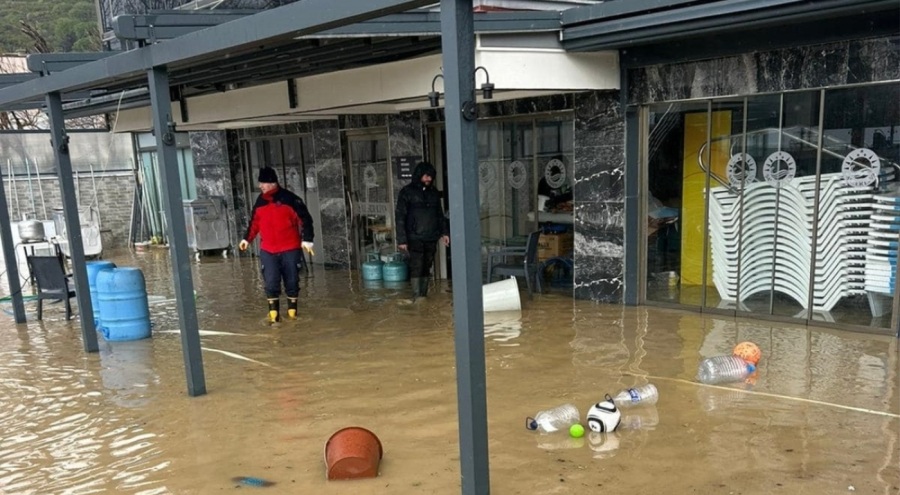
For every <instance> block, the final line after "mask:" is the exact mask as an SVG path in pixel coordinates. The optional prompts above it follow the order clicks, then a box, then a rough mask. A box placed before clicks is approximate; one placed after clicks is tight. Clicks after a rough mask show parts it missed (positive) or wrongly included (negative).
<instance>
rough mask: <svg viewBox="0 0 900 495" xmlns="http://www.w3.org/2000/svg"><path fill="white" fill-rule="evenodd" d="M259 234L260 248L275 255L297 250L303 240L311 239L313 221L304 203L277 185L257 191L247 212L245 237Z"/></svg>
mask: <svg viewBox="0 0 900 495" xmlns="http://www.w3.org/2000/svg"><path fill="white" fill-rule="evenodd" d="M256 234H259V236H260V239H261V240H260V249H262V250H263V251H266V252H269V253H273V254H278V253H283V252H285V251H291V250H293V249H300V244H301V243H302V242H303V241H307V242H313V237H314V235H315V234H313V220H312V217H311V216H310V214H309V210H308V209H307V208H306V204H305V203H303V200H302V199H300V198H299V197H298V196H297V195H296V194H294V193H292V192H290V191H288V190H287V189H283V188H281V187H280V186H279V187H278V188H277V189H275V190H274V191H270V192H269V193H267V194H260V195H259V197H258V198H256V204H254V205H253V211H252V212H251V213H250V227H248V228H247V235H245V236H244V239H245V240H246V241H247V242H253V239H255V238H256Z"/></svg>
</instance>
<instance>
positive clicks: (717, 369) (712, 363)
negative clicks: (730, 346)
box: [697, 356, 756, 385]
mask: <svg viewBox="0 0 900 495" xmlns="http://www.w3.org/2000/svg"><path fill="white" fill-rule="evenodd" d="M754 371H756V366H753V365H752V364H750V363H748V362H747V361H744V360H743V359H741V358H739V357H736V356H715V357H711V358H706V359H704V360H703V361H700V365H699V366H698V367H697V380H698V381H700V383H706V384H708V385H711V384H715V383H728V382H738V381H741V380H743V379H745V378H747V377H748V376H750V375H751V374H752V373H753V372H754Z"/></svg>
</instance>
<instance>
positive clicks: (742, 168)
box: [725, 153, 756, 189]
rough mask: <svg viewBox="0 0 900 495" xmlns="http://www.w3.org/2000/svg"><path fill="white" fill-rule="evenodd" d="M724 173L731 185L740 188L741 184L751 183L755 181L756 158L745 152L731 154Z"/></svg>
mask: <svg viewBox="0 0 900 495" xmlns="http://www.w3.org/2000/svg"><path fill="white" fill-rule="evenodd" d="M725 173H726V174H727V175H728V182H729V183H730V184H731V187H734V188H738V189H740V188H741V187H742V186H746V185H747V184H752V183H753V182H755V181H756V160H754V159H753V157H752V156H750V155H748V154H747V153H737V154H734V155H731V158H729V159H728V168H727V169H726V170H725Z"/></svg>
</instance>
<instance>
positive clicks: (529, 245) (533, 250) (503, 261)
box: [487, 230, 543, 298]
mask: <svg viewBox="0 0 900 495" xmlns="http://www.w3.org/2000/svg"><path fill="white" fill-rule="evenodd" d="M540 237H541V231H540V230H535V231H534V232H532V233H530V234H528V241H527V242H526V243H525V247H506V248H503V249H501V250H499V251H494V252H492V253H490V254H488V259H487V281H488V283H491V282H493V278H494V275H500V276H506V277H508V276H513V277H525V285H526V286H527V287H528V297H529V298H530V297H531V296H532V287H536V288H537V291H538V293H541V292H543V287H541V277H539V276H538V260H537V252H538V240H539V239H540ZM510 258H518V259H520V261H518V262H513V263H511V262H508V260H509V259H510ZM497 261H499V263H498V262H497Z"/></svg>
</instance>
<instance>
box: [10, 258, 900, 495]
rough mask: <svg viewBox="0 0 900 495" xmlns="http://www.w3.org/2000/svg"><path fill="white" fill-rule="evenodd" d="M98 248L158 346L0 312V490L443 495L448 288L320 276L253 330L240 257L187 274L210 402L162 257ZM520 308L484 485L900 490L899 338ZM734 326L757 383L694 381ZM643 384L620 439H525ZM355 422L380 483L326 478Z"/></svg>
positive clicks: (491, 381)
mask: <svg viewBox="0 0 900 495" xmlns="http://www.w3.org/2000/svg"><path fill="white" fill-rule="evenodd" d="M113 260H114V261H116V262H117V263H118V264H119V265H120V266H123V265H132V266H134V265H138V266H141V268H142V269H143V270H144V273H145V276H146V277H147V281H148V292H149V293H150V294H151V296H152V297H153V300H154V303H155V304H153V306H151V313H152V318H153V322H154V332H155V333H154V337H153V338H152V339H149V340H144V341H139V342H122V343H111V344H110V343H105V342H103V341H102V340H101V344H100V345H101V350H100V352H99V353H98V354H85V353H84V352H83V351H82V344H81V338H80V328H79V327H78V325H77V324H75V323H72V322H69V323H67V322H65V321H63V320H62V311H61V310H59V308H58V307H57V306H55V305H52V306H50V308H51V309H49V310H46V311H45V318H46V319H45V321H44V322H34V321H31V322H29V323H28V324H27V325H25V326H20V327H16V326H15V325H13V324H12V323H11V319H10V318H8V317H6V316H2V317H0V329H2V332H3V334H2V335H3V337H2V339H0V387H2V392H0V394H2V395H0V400H2V403H0V434H2V437H0V492H2V493H23V494H42V495H43V494H82V493H134V494H144V495H149V494H162V493H179V494H180V493H187V494H193V493H198V494H199V493H213V492H215V493H218V492H221V491H230V490H236V489H240V490H242V491H246V490H256V489H257V488H252V487H244V488H239V487H240V485H236V484H235V482H233V481H232V479H233V478H235V477H238V476H254V477H259V478H263V479H266V480H270V481H273V482H275V485H274V486H272V487H269V488H264V489H262V488H260V489H259V490H263V491H264V492H266V493H361V494H366V493H391V494H394V493H441V494H443V493H459V452H458V447H457V417H456V385H455V380H456V371H455V367H454V364H455V362H454V354H453V353H454V345H453V329H452V321H451V319H452V313H451V307H450V304H449V303H450V295H449V293H448V292H447V289H446V287H445V286H442V287H440V288H438V290H436V291H434V292H433V294H432V297H430V298H429V299H428V300H427V301H426V302H424V303H423V304H419V305H416V306H413V307H403V306H398V305H397V304H395V300H396V299H398V298H400V297H401V296H404V295H405V291H402V290H397V289H384V288H382V289H372V290H367V289H361V288H359V284H357V283H356V282H355V281H354V280H353V279H352V276H351V275H350V274H348V273H347V272H340V271H316V272H315V273H314V274H313V276H311V277H308V278H306V279H305V280H304V282H303V284H304V286H303V294H302V302H301V313H302V316H301V318H300V319H299V320H298V321H296V322H285V323H282V324H280V325H277V326H268V325H266V324H265V323H264V322H263V317H264V313H265V302H264V298H263V297H262V293H261V288H260V287H261V285H260V282H259V279H258V270H257V268H256V264H255V263H254V262H253V261H251V260H243V261H237V260H221V259H217V258H209V259H204V260H203V262H202V263H200V264H195V265H194V276H195V286H196V288H197V292H198V296H199V297H198V299H197V304H198V316H199V320H200V327H201V329H203V330H205V331H207V332H204V335H203V336H202V337H201V338H202V345H203V347H204V348H205V349H206V350H205V351H204V353H203V358H204V365H205V371H206V382H207V388H208V391H209V393H208V395H206V396H202V397H197V398H190V397H188V396H187V394H186V386H185V375H184V367H183V359H182V354H181V344H180V339H179V335H178V332H177V330H178V323H177V315H176V313H175V305H174V303H173V302H172V301H166V299H168V298H171V297H172V291H173V289H172V283H171V280H170V278H171V277H170V271H169V267H168V265H167V263H166V261H165V257H164V255H163V253H158V252H151V253H148V254H146V255H141V256H139V257H132V256H131V255H128V254H125V255H122V256H119V257H114V259H113ZM524 304H525V307H526V310H525V311H524V312H523V313H522V314H521V315H515V314H513V315H508V314H498V315H489V316H488V317H487V318H486V321H485V347H486V368H487V374H488V413H489V433H490V442H489V444H490V455H491V482H492V487H493V492H494V493H501V494H506V493H521V494H534V493H600V492H601V491H602V492H603V493H629V494H631V493H731V492H733V493H743V494H748V493H761V494H763V493H765V494H767V493H789V494H794V493H810V494H812V493H815V494H819V493H847V492H848V489H849V487H850V486H852V487H853V489H854V490H855V491H856V492H859V493H878V494H896V493H898V491H900V468H898V464H900V454H898V449H900V442H898V436H900V425H898V423H900V420H898V419H897V415H898V414H900V396H898V372H897V367H898V357H897V341H896V339H891V338H885V337H876V336H868V335H857V334H851V333H845V332H836V331H825V330H808V329H806V328H803V327H790V326H786V325H781V324H770V323H765V322H748V321H740V320H737V321H736V320H733V319H731V320H729V319H721V318H713V317H706V316H701V315H699V314H693V313H685V312H677V311H667V310H659V309H652V308H624V307H619V306H606V305H596V304H592V303H587V302H581V301H576V302H573V301H572V300H571V299H570V298H567V297H565V295H561V294H559V291H558V290H556V292H555V293H554V294H550V295H545V296H540V297H536V298H535V299H534V301H528V300H525V301H524ZM741 340H752V341H755V342H757V343H758V344H759V345H760V347H761V348H762V349H763V353H764V354H763V360H762V361H761V363H760V370H759V372H758V374H757V375H756V376H755V377H754V379H753V381H752V382H753V383H747V384H740V385H732V386H728V387H724V388H712V387H701V386H698V385H697V384H695V383H693V378H694V374H695V372H696V366H697V362H698V361H699V359H701V358H702V357H705V356H712V355H716V354H726V353H728V352H729V351H730V349H731V347H732V346H733V345H734V343H736V342H738V341H741ZM239 358H244V359H239ZM648 377H649V379H650V380H652V381H653V382H654V383H656V385H657V386H658V388H659V391H660V400H659V403H658V404H657V405H656V406H655V407H650V408H642V409H631V410H623V413H624V416H623V427H622V428H621V429H620V430H619V431H617V432H614V433H611V434H602V435H601V434H589V435H586V436H585V437H584V438H581V439H571V438H568V437H567V436H565V435H559V436H553V435H537V434H534V433H532V432H528V431H526V430H525V429H524V426H523V424H524V418H525V416H528V415H533V414H534V413H535V412H537V410H539V409H544V408H549V407H553V406H555V405H558V404H560V403H562V402H574V403H576V404H578V405H579V406H580V408H581V409H582V414H584V412H586V411H587V408H588V407H589V405H590V404H591V403H592V402H595V401H597V400H599V399H600V398H602V396H603V394H605V393H607V392H609V393H613V392H615V391H616V390H618V389H619V388H623V387H627V386H631V385H635V384H642V383H645V382H646V381H647V380H648ZM763 394H771V395H763ZM794 399H801V400H794ZM832 404H838V405H844V406H848V407H852V408H855V409H846V408H840V407H835V406H834V405H832ZM861 410H862V411H861ZM865 410H871V411H876V412H881V413H887V415H884V414H881V415H879V414H872V413H869V412H865ZM348 425H360V426H364V427H366V428H369V429H371V430H372V431H374V432H376V434H377V435H378V436H379V438H380V439H381V441H382V443H383V444H384V448H385V458H384V460H383V461H382V464H381V475H380V476H379V477H378V478H376V479H372V480H361V481H353V482H326V481H325V474H324V462H323V446H324V443H325V441H326V440H327V439H328V437H329V436H330V435H331V433H333V432H334V431H336V430H338V429H340V428H342V427H344V426H348Z"/></svg>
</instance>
